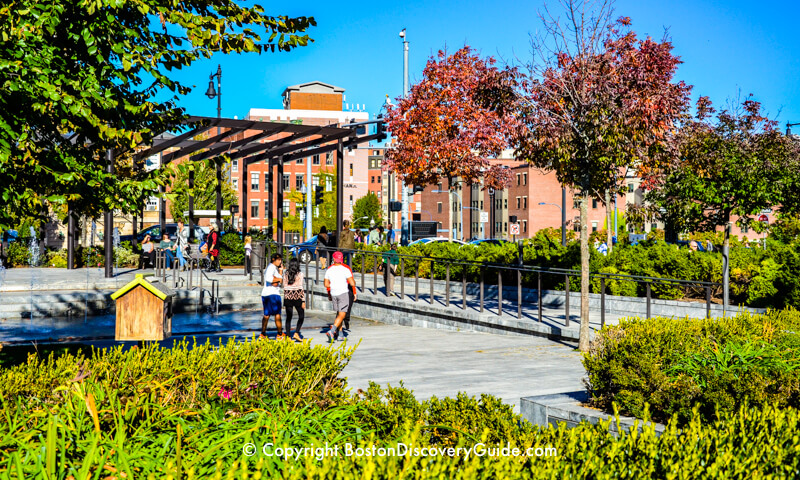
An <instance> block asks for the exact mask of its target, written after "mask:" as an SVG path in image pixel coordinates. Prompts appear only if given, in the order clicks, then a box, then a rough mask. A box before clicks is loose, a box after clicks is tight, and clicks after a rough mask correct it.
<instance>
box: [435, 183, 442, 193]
mask: <svg viewBox="0 0 800 480" xmlns="http://www.w3.org/2000/svg"><path fill="white" fill-rule="evenodd" d="M436 190H439V191H440V192H441V191H442V184H441V182H439V186H438V187H436Z"/></svg>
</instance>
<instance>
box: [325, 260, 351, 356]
mask: <svg viewBox="0 0 800 480" xmlns="http://www.w3.org/2000/svg"><path fill="white" fill-rule="evenodd" d="M343 260H344V255H342V252H334V254H333V265H331V266H330V267H328V270H326V271H325V288H326V289H327V290H328V299H330V301H331V302H332V303H333V311H334V312H336V320H335V321H334V322H333V325H331V329H330V331H328V332H326V333H325V335H327V336H328V342H333V341H334V340H336V339H337V338H338V337H339V330H340V329H341V328H342V322H343V321H344V317H345V316H346V315H347V312H348V311H349V310H350V291H351V289H352V292H353V301H354V302H355V301H356V281H355V279H353V271H352V270H350V267H348V266H347V265H346V264H344V263H343Z"/></svg>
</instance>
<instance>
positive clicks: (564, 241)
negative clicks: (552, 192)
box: [539, 189, 567, 247]
mask: <svg viewBox="0 0 800 480" xmlns="http://www.w3.org/2000/svg"><path fill="white" fill-rule="evenodd" d="M565 200H566V193H565V190H563V189H562V190H561V201H562V202H564V201H565ZM539 205H552V206H554V207H557V208H558V209H559V210H561V245H562V246H565V247H566V246H567V230H566V226H567V216H566V215H565V213H564V212H565V210H564V208H562V207H561V205H559V204H557V203H547V202H539Z"/></svg>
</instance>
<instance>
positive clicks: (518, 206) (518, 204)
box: [517, 173, 520, 210]
mask: <svg viewBox="0 0 800 480" xmlns="http://www.w3.org/2000/svg"><path fill="white" fill-rule="evenodd" d="M517 180H519V173H518V174H517ZM517 185H519V184H517ZM519 208H520V203H519V197H517V210H519Z"/></svg>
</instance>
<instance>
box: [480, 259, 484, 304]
mask: <svg viewBox="0 0 800 480" xmlns="http://www.w3.org/2000/svg"><path fill="white" fill-rule="evenodd" d="M483 274H484V271H483V266H481V293H480V296H481V299H480V304H481V307H480V311H481V313H483V283H484V282H483V280H484V278H483Z"/></svg>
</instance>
